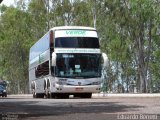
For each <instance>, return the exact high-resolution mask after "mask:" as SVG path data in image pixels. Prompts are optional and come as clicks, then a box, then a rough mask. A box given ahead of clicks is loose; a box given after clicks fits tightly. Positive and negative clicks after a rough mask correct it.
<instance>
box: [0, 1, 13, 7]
mask: <svg viewBox="0 0 160 120" xmlns="http://www.w3.org/2000/svg"><path fill="white" fill-rule="evenodd" d="M1 4H4V5H6V6H10V5H13V4H14V0H3V2H2V3H1Z"/></svg>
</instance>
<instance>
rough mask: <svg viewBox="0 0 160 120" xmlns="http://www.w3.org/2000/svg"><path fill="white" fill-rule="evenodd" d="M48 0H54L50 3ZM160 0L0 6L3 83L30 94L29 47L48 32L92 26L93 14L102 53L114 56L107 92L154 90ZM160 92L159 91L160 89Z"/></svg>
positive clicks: (38, 0) (58, 0)
mask: <svg viewBox="0 0 160 120" xmlns="http://www.w3.org/2000/svg"><path fill="white" fill-rule="evenodd" d="M48 1H49V2H48ZM159 5H160V2H159V0H47V1H44V0H31V1H29V2H28V3H25V2H24V1H22V0H19V1H17V5H16V6H15V7H13V6H12V7H6V6H4V5H1V6H0V12H1V14H0V79H7V80H9V81H11V83H12V84H13V86H14V88H12V91H13V92H14V93H16V92H17V89H15V88H16V86H17V87H18V86H19V87H20V88H19V89H20V90H21V91H23V92H27V91H26V90H27V86H28V83H27V82H28V53H29V48H30V47H31V46H32V45H33V44H34V43H35V42H36V41H37V40H38V39H39V38H40V37H42V36H43V35H44V34H45V33H46V32H47V31H48V28H51V27H54V26H63V25H77V26H78V25H80V26H91V27H92V26H93V24H94V23H93V17H94V16H93V10H95V12H96V13H95V14H96V18H97V20H96V23H97V25H96V29H97V31H98V34H99V37H100V44H101V50H102V51H103V52H105V53H107V55H108V57H109V60H110V61H109V68H108V69H107V77H106V78H107V82H106V83H107V89H108V90H109V91H114V90H113V88H114V87H113V86H116V85H119V84H122V85H123V86H127V87H126V88H127V91H128V90H129V87H130V83H131V82H132V81H135V82H136V86H137V88H138V91H139V92H149V91H150V92H152V91H154V89H155V86H156V88H158V86H159V84H160V80H159V77H160V74H159V73H160V72H159V71H160V68H159V66H160V64H159V63H160V51H159V48H160V41H159V39H160V8H159ZM156 90H157V89H156Z"/></svg>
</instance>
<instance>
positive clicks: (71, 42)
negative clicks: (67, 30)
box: [55, 37, 99, 48]
mask: <svg viewBox="0 0 160 120" xmlns="http://www.w3.org/2000/svg"><path fill="white" fill-rule="evenodd" d="M55 47H57V48H99V41H98V38H96V37H59V38H56V39H55Z"/></svg>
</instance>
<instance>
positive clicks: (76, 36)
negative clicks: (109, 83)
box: [29, 26, 107, 98]
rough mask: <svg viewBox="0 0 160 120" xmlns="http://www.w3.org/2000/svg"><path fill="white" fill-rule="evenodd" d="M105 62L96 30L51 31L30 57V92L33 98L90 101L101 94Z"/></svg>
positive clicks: (64, 28) (73, 27) (65, 27)
mask: <svg viewBox="0 0 160 120" xmlns="http://www.w3.org/2000/svg"><path fill="white" fill-rule="evenodd" d="M102 59H103V64H104V66H105V65H106V63H107V56H106V55H105V54H102V53H101V51H100V45H99V39H98V35H97V32H96V29H94V28H91V27H80V26H61V27H54V28H52V29H50V30H49V31H48V32H47V33H46V34H45V35H44V36H43V37H42V38H40V39H39V40H38V41H37V42H36V43H35V44H34V45H33V46H32V47H31V48H30V53H29V88H30V91H31V92H32V94H33V97H34V98H44V97H46V98H69V95H74V97H81V98H91V97H92V93H98V92H100V88H101V71H102Z"/></svg>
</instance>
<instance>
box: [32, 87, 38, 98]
mask: <svg viewBox="0 0 160 120" xmlns="http://www.w3.org/2000/svg"><path fill="white" fill-rule="evenodd" d="M32 91H33V92H32V93H33V98H37V95H36V93H35V90H34V89H33V90H32Z"/></svg>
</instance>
